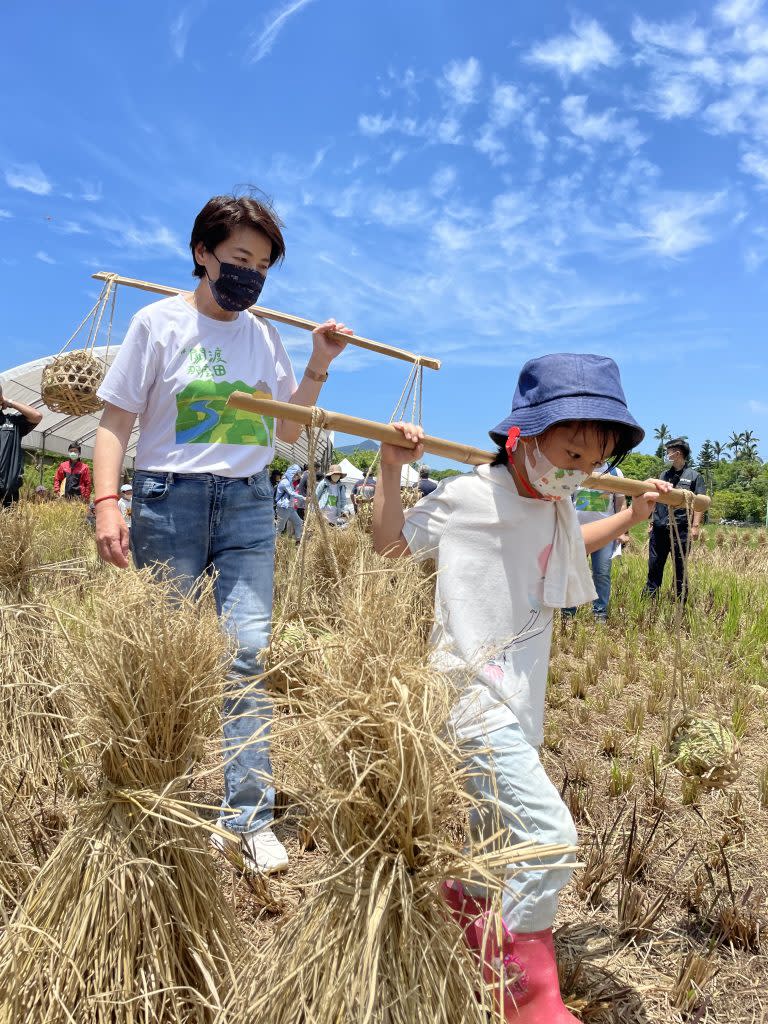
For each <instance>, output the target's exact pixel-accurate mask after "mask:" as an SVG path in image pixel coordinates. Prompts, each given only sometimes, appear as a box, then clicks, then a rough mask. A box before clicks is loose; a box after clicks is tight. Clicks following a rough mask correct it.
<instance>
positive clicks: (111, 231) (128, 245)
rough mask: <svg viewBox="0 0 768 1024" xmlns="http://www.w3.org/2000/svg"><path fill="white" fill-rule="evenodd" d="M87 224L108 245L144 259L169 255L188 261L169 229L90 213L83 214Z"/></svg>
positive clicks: (153, 222) (151, 222) (183, 248)
mask: <svg viewBox="0 0 768 1024" xmlns="http://www.w3.org/2000/svg"><path fill="white" fill-rule="evenodd" d="M86 220H88V221H89V222H90V223H91V224H93V225H94V227H96V228H98V229H100V230H101V231H103V233H104V235H105V236H106V239H107V241H109V242H111V243H112V245H114V246H116V247H118V248H121V249H123V250H128V251H131V252H133V253H138V254H140V255H142V256H145V257H146V256H153V255H155V256H168V255H170V256H177V257H178V258H179V259H185V260H188V259H189V258H190V256H189V249H188V248H187V246H185V245H183V244H182V243H181V241H180V240H179V238H178V236H177V235H176V234H175V233H174V232H173V231H172V230H171V229H170V228H168V227H166V226H165V225H164V224H160V223H158V222H157V221H154V220H151V219H149V218H145V219H144V223H143V224H137V223H135V222H132V221H128V220H121V219H119V218H117V217H103V216H101V215H99V214H93V213H89V214H86Z"/></svg>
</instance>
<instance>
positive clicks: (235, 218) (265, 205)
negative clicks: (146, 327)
mask: <svg viewBox="0 0 768 1024" xmlns="http://www.w3.org/2000/svg"><path fill="white" fill-rule="evenodd" d="M240 227H244V228H253V229H254V231H260V232H261V233H262V234H263V235H266V236H267V238H268V239H269V240H270V242H271V243H272V252H271V253H270V257H269V265H270V267H272V266H274V265H275V263H277V262H278V261H281V260H283V259H284V257H285V241H284V239H283V233H282V230H281V228H282V223H281V221H280V218H279V217H278V216H277V214H276V213H275V211H274V210H273V209H272V206H271V204H270V203H269V201H268V199H267V197H266V196H264V198H263V199H256V198H255V197H254V196H234V195H232V196H214V197H213V198H212V199H209V200H208V202H207V203H206V204H205V206H204V207H203V208H202V210H201V211H200V213H198V215H197V217H195V223H194V225H193V227H192V237H191V238H190V240H189V248H190V249H191V250H192V259H193V261H194V264H195V266H194V270H193V271H192V273H193V274H194V276H195V277H205V267H203V266H201V265H200V264H199V263H198V262H197V260H196V259H195V248H196V246H197V245H198V243H199V242H202V243H203V245H204V246H205V248H206V249H207V250H208V251H209V252H213V250H214V249H215V248H216V246H217V245H221V243H222V242H225V241H226V240H227V239H228V238H229V236H230V235H231V234H232V232H233V231H234V229H235V228H240Z"/></svg>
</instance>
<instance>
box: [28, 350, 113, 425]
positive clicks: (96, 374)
mask: <svg viewBox="0 0 768 1024" xmlns="http://www.w3.org/2000/svg"><path fill="white" fill-rule="evenodd" d="M103 379H104V363H103V362H102V360H101V359H99V358H97V357H96V356H94V355H92V354H91V353H90V352H89V351H87V350H86V349H76V350H75V351H74V352H63V353H62V354H61V355H58V356H56V357H55V358H54V359H52V360H51V362H50V363H49V364H48V365H47V366H46V367H45V369H44V370H43V377H42V386H41V394H42V398H43V401H44V402H45V404H46V405H47V406H48V408H49V409H50V410H51V412H63V413H66V414H67V415H68V416H85V415H86V414H87V413H90V412H97V411H98V410H99V409H102V408H103V407H104V403H103V402H102V400H101V399H100V398H99V397H98V396H97V395H96V391H97V389H98V387H99V385H100V384H101V382H102V380H103Z"/></svg>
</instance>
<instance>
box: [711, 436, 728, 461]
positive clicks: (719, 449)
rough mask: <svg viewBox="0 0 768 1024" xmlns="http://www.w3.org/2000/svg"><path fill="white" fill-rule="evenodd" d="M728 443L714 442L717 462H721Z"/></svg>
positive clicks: (713, 447) (714, 453)
mask: <svg viewBox="0 0 768 1024" xmlns="http://www.w3.org/2000/svg"><path fill="white" fill-rule="evenodd" d="M727 447H728V446H727V445H724V444H720V442H719V441H713V442H712V454H713V456H714V458H715V462H719V461H720V460H721V459H722V458H723V456H724V455H725V452H726V449H727Z"/></svg>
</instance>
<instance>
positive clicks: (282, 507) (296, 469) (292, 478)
mask: <svg viewBox="0 0 768 1024" xmlns="http://www.w3.org/2000/svg"><path fill="white" fill-rule="evenodd" d="M300 480H301V466H299V465H298V463H294V464H293V465H292V466H289V467H288V469H286V471H285V473H283V479H282V480H281V481H280V483H279V484H278V485H277V490H276V491H275V514H276V516H277V532H278V534H281V533H289V534H290V533H292V534H293V537H294V540H295V541H296V543H297V544H298V543H299V541H300V540H301V534H302V531H303V529H304V523H303V522H302V520H301V516H300V515H299V511H298V505H299V481H300Z"/></svg>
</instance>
